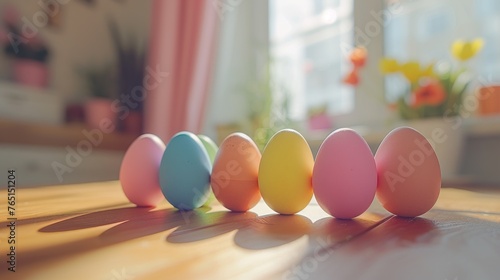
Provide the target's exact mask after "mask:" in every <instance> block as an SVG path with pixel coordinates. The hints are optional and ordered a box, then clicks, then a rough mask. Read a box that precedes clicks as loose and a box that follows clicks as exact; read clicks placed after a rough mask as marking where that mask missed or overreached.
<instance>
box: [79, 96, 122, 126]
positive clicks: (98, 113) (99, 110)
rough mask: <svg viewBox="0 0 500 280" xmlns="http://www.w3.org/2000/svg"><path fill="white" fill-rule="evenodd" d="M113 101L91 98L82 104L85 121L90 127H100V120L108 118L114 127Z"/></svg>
mask: <svg viewBox="0 0 500 280" xmlns="http://www.w3.org/2000/svg"><path fill="white" fill-rule="evenodd" d="M112 108H113V101H112V100H110V99H105V98H92V99H90V100H88V101H87V102H86V103H85V105H84V110H85V121H86V124H87V127H88V128H90V129H101V122H102V121H103V120H106V122H107V120H109V121H111V123H112V126H114V127H116V116H117V115H116V112H115V111H113V109H112Z"/></svg>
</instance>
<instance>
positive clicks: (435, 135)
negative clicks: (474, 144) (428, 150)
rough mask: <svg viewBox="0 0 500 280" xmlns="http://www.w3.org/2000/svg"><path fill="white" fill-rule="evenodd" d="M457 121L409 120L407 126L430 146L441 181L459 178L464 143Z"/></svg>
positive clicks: (434, 119) (461, 129)
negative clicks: (439, 171)
mask: <svg viewBox="0 0 500 280" xmlns="http://www.w3.org/2000/svg"><path fill="white" fill-rule="evenodd" d="M458 123H460V122H458V120H457V119H450V118H449V119H446V118H428V119H420V120H410V121H407V122H406V125H407V126H410V127H413V128H414V129H416V130H418V131H419V132H420V133H421V134H422V135H423V136H425V138H427V140H428V141H429V142H430V143H431V144H432V146H433V147H434V150H435V151H436V155H437V157H438V159H439V164H440V166H441V175H442V179H443V181H451V180H453V179H456V178H457V177H458V176H459V172H460V167H461V162H462V154H463V153H462V151H463V147H464V142H465V136H464V133H463V128H462V127H461V126H460V125H457V124H458Z"/></svg>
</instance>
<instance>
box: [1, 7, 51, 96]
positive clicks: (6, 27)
mask: <svg viewBox="0 0 500 280" xmlns="http://www.w3.org/2000/svg"><path fill="white" fill-rule="evenodd" d="M2 22H3V30H2V33H4V36H1V37H2V43H3V44H4V48H3V50H4V52H5V54H6V55H7V56H9V57H11V58H12V65H11V69H12V78H13V80H14V81H15V82H17V83H19V84H22V85H26V86H31V87H38V88H46V87H47V86H48V80H49V70H48V68H47V65H46V63H47V61H48V58H49V49H48V47H47V46H46V44H45V42H44V41H43V40H42V38H41V37H40V36H39V35H38V34H34V35H31V34H30V36H24V34H23V33H22V32H21V26H22V25H21V20H20V16H19V14H18V12H17V10H16V9H15V8H14V7H10V6H7V7H5V9H4V11H3V16H2Z"/></svg>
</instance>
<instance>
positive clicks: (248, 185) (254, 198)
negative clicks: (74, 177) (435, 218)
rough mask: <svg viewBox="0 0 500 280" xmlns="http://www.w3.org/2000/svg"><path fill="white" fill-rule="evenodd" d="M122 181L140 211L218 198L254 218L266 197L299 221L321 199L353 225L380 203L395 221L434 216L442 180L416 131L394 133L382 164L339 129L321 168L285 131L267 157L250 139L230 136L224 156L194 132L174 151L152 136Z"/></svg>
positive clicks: (127, 162)
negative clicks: (252, 211)
mask: <svg viewBox="0 0 500 280" xmlns="http://www.w3.org/2000/svg"><path fill="white" fill-rule="evenodd" d="M120 181H121V184H122V187H123V191H124V193H125V195H126V196H127V198H128V199H129V200H130V201H131V202H132V203H134V204H136V205H138V206H155V205H157V204H158V203H159V202H160V201H161V200H162V199H163V197H165V198H166V199H167V201H168V202H169V203H170V204H172V205H173V206H174V207H176V208H178V209H180V210H192V209H195V208H198V207H201V206H202V205H204V204H206V203H207V201H209V200H210V199H209V196H210V192H211V190H212V191H213V194H214V195H215V198H216V199H217V200H218V201H219V202H220V203H221V204H222V205H223V206H224V207H226V208H227V209H229V210H232V211H238V212H242V211H247V210H249V209H251V208H252V207H254V206H255V205H256V204H257V203H258V201H259V200H260V199H261V197H262V198H263V199H264V201H265V203H266V204H267V205H268V206H269V207H270V208H271V209H273V210H274V211H276V212H278V213H280V214H294V213H297V212H299V211H301V210H302V209H304V208H305V207H306V206H307V205H308V204H309V202H310V200H311V198H312V196H313V193H314V196H315V198H316V200H317V202H318V204H319V205H320V206H321V208H322V209H323V210H325V211H326V212H327V213H329V214H330V215H332V216H334V217H336V218H343V219H350V218H354V217H356V216H358V215H360V214H362V213H363V212H365V211H366V210H367V209H368V207H369V206H370V205H371V203H372V202H373V199H374V197H375V195H376V196H377V198H378V199H379V201H380V202H381V204H382V206H383V207H384V208H385V209H386V210H388V211H389V212H391V213H393V214H395V215H399V216H405V217H415V216H419V215H421V214H423V213H425V212H427V211H428V210H429V209H431V208H432V206H433V205H434V204H435V202H436V200H437V198H438V196H439V191H440V187H441V172H440V168H439V162H438V159H437V157H436V154H435V152H434V150H433V148H432V146H431V145H430V143H429V142H428V141H427V140H426V138H425V137H424V136H422V135H421V134H420V133H419V132H417V131H416V130H414V129H412V128H408V127H400V128H397V129H395V130H393V131H391V132H390V133H389V134H388V135H387V136H386V137H385V138H384V140H383V141H382V143H381V144H380V146H379V148H378V150H377V152H376V154H375V156H373V154H372V152H371V150H370V148H369V146H368V144H367V143H366V141H365V140H364V139H363V138H362V137H361V136H360V135H359V134H357V133H356V132H355V131H354V130H351V129H338V130H336V131H334V132H332V133H331V134H330V135H329V136H328V137H327V138H326V139H325V140H324V141H323V143H322V144H321V146H320V148H319V150H318V153H317V155H316V159H315V160H314V158H313V155H312V152H311V149H310V147H309V145H308V143H307V142H306V140H305V139H304V137H302V135H300V134H299V133H298V132H296V131H294V130H290V129H284V130H281V131H279V132H277V133H276V134H275V135H274V136H273V137H272V138H271V139H270V141H269V142H268V143H267V145H266V147H265V148H264V151H263V152H262V155H261V153H260V151H259V149H258V148H257V146H256V145H255V143H254V142H253V141H252V139H251V138H250V137H248V136H247V135H245V134H243V133H233V134H231V135H229V136H228V137H227V138H226V139H225V140H224V141H223V142H222V143H221V145H220V148H217V145H216V144H215V143H214V142H213V141H212V140H211V139H210V138H208V137H206V136H203V135H200V136H196V135H194V134H192V133H190V132H180V133H178V134H176V135H175V136H174V137H173V138H172V139H171V140H170V141H169V143H168V145H167V146H165V144H164V143H163V142H162V141H161V140H160V139H159V138H158V137H157V136H155V135H152V134H145V135H142V136H140V137H139V138H138V139H137V140H135V141H134V142H133V143H132V144H131V146H130V147H129V149H128V150H127V152H126V154H125V156H124V158H123V161H122V165H121V169H120Z"/></svg>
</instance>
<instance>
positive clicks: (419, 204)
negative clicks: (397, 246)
mask: <svg viewBox="0 0 500 280" xmlns="http://www.w3.org/2000/svg"><path fill="white" fill-rule="evenodd" d="M375 162H376V165H377V174H378V185H377V198H378V200H379V201H380V202H381V204H382V206H384V208H385V209H386V210H387V211H389V212H391V213H393V214H395V215H398V216H403V217H416V216H419V215H422V214H424V213H425V212H427V211H429V210H430V209H431V208H432V206H434V204H435V203H436V201H437V199H438V196H439V192H440V189H441V169H440V166H439V161H438V158H437V156H436V153H435V152H434V149H433V148H432V146H431V144H430V143H429V141H427V139H426V138H425V137H424V136H423V135H422V134H420V133H419V132H418V131H416V130H414V129H413V128H410V127H400V128H396V129H394V130H393V131H391V132H390V133H389V134H388V135H387V136H386V137H385V138H384V140H383V141H382V143H381V144H380V146H379V148H378V150H377V153H376V154H375Z"/></svg>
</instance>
